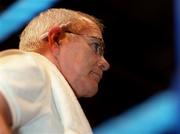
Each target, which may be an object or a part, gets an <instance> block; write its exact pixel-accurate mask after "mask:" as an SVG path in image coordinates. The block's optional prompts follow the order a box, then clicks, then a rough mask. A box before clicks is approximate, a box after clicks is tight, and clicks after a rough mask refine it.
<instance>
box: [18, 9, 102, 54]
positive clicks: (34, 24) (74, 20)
mask: <svg viewBox="0 0 180 134" xmlns="http://www.w3.org/2000/svg"><path fill="white" fill-rule="evenodd" d="M82 17H83V18H85V19H82ZM87 19H88V20H90V21H92V22H94V23H95V24H96V25H97V26H98V27H99V28H100V30H101V31H103V24H102V23H101V22H100V21H99V20H98V19H97V18H95V17H94V16H92V15H88V14H86V13H83V12H79V11H73V10H70V9H64V8H59V9H55V8H54V9H49V10H47V11H45V12H42V13H40V14H39V15H38V16H37V17H35V18H34V19H33V20H32V21H31V22H30V23H29V24H28V25H27V26H26V27H25V29H24V30H23V32H22V33H21V36H20V44H19V49H21V50H24V51H34V50H37V49H39V48H41V47H42V45H43V44H42V42H41V39H40V36H41V35H42V34H43V33H45V32H47V31H48V30H49V29H50V28H51V27H52V26H54V25H62V24H67V23H70V24H71V25H68V30H69V31H71V32H75V33H78V32H79V31H80V30H81V29H82V28H83V27H84V26H86V25H87V23H88V21H87Z"/></svg>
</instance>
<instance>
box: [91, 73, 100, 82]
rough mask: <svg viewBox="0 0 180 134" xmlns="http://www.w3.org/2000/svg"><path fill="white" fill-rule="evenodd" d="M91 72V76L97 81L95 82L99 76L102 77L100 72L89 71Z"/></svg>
mask: <svg viewBox="0 0 180 134" xmlns="http://www.w3.org/2000/svg"><path fill="white" fill-rule="evenodd" d="M91 74H92V76H93V78H94V79H95V80H96V81H97V82H99V81H100V80H101V78H102V73H98V72H93V71H92V72H91Z"/></svg>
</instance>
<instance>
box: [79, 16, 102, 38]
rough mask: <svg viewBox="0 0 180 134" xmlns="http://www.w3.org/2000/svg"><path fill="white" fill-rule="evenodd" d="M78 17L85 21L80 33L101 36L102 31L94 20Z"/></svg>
mask: <svg viewBox="0 0 180 134" xmlns="http://www.w3.org/2000/svg"><path fill="white" fill-rule="evenodd" d="M80 19H81V20H83V21H85V22H86V25H84V26H83V28H82V29H81V31H80V34H84V35H88V36H94V37H98V38H102V32H101V30H100V28H99V27H98V25H97V24H96V23H95V22H93V21H92V20H90V19H88V18H85V17H81V18H80Z"/></svg>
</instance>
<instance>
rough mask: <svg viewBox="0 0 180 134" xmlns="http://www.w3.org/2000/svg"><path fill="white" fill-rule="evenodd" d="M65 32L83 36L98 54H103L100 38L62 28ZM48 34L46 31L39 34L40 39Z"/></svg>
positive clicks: (102, 42)
mask: <svg viewBox="0 0 180 134" xmlns="http://www.w3.org/2000/svg"><path fill="white" fill-rule="evenodd" d="M64 32H65V33H70V34H74V35H79V36H82V37H84V38H85V39H86V40H88V42H87V43H88V45H89V46H90V47H91V48H92V49H93V51H94V52H95V53H96V54H98V55H100V56H103V55H104V46H105V44H104V41H103V39H102V38H98V37H95V36H88V35H85V34H78V33H74V32H71V31H66V30H64ZM47 36H48V32H46V33H44V34H42V35H41V36H40V39H45V38H47Z"/></svg>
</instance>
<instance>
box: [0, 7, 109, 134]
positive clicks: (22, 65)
mask: <svg viewBox="0 0 180 134" xmlns="http://www.w3.org/2000/svg"><path fill="white" fill-rule="evenodd" d="M102 29H103V25H102V24H101V23H100V22H99V21H98V20H97V19H96V18H95V17H93V16H90V15H88V14H85V13H82V12H78V11H73V10H69V9H49V10H47V11H45V12H42V13H41V14H40V15H38V16H37V17H35V18H34V19H33V20H32V21H31V22H30V23H29V24H28V25H27V26H26V28H25V29H24V31H23V32H22V34H21V37H20V45H19V49H18V50H6V51H3V52H1V53H0V128H1V129H0V133H3V134H6V133H18V134H51V133H52V134H91V133H92V130H91V127H90V125H89V123H88V121H87V119H86V117H85V115H84V113H83V111H82V108H81V106H80V104H79V103H78V100H77V97H91V96H93V95H95V94H96V92H97V91H98V83H99V81H100V80H101V78H102V75H103V71H105V70H107V69H108V68H109V64H108V62H107V61H106V60H105V58H104V57H103V49H104V42H103V38H102Z"/></svg>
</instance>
